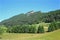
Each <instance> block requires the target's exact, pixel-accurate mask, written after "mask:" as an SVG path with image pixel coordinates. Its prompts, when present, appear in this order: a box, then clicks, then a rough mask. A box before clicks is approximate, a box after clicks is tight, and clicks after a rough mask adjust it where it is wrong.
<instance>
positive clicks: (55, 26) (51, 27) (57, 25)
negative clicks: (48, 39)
mask: <svg viewBox="0 0 60 40" xmlns="http://www.w3.org/2000/svg"><path fill="white" fill-rule="evenodd" d="M59 28H60V23H57V22H52V23H51V24H50V25H49V27H48V32H51V31H54V30H57V29H59Z"/></svg>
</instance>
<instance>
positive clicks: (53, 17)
mask: <svg viewBox="0 0 60 40" xmlns="http://www.w3.org/2000/svg"><path fill="white" fill-rule="evenodd" d="M53 21H60V10H56V11H50V12H47V13H43V12H40V11H37V12H33V13H31V11H30V12H28V13H26V14H20V15H16V16H13V17H11V18H10V19H7V20H4V21H2V22H1V23H0V25H5V26H7V27H9V26H15V25H24V24H25V25H26V24H30V25H32V24H38V23H40V22H46V23H50V22H53Z"/></svg>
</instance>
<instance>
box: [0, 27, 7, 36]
mask: <svg viewBox="0 0 60 40" xmlns="http://www.w3.org/2000/svg"><path fill="white" fill-rule="evenodd" d="M6 31H7V28H6V27H5V26H0V35H1V34H3V33H5V32H6Z"/></svg>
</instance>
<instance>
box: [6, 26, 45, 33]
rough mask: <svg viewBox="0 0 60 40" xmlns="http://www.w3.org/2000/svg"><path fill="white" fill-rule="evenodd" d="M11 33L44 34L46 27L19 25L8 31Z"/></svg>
mask: <svg viewBox="0 0 60 40" xmlns="http://www.w3.org/2000/svg"><path fill="white" fill-rule="evenodd" d="M7 32H9V33H44V27H43V26H39V27H38V28H37V27H36V26H35V25H22V26H20V25H18V26H14V27H11V28H9V29H8V31H7Z"/></svg>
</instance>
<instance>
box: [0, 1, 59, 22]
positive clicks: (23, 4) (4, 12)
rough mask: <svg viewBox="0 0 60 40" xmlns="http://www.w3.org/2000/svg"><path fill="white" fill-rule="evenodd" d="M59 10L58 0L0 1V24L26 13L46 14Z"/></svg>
mask: <svg viewBox="0 0 60 40" xmlns="http://www.w3.org/2000/svg"><path fill="white" fill-rule="evenodd" d="M57 9H60V0H0V22H1V21H3V20H5V19H8V18H10V17H12V16H14V15H18V14H20V13H26V12H28V11H31V10H34V11H42V12H48V11H52V10H57Z"/></svg>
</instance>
